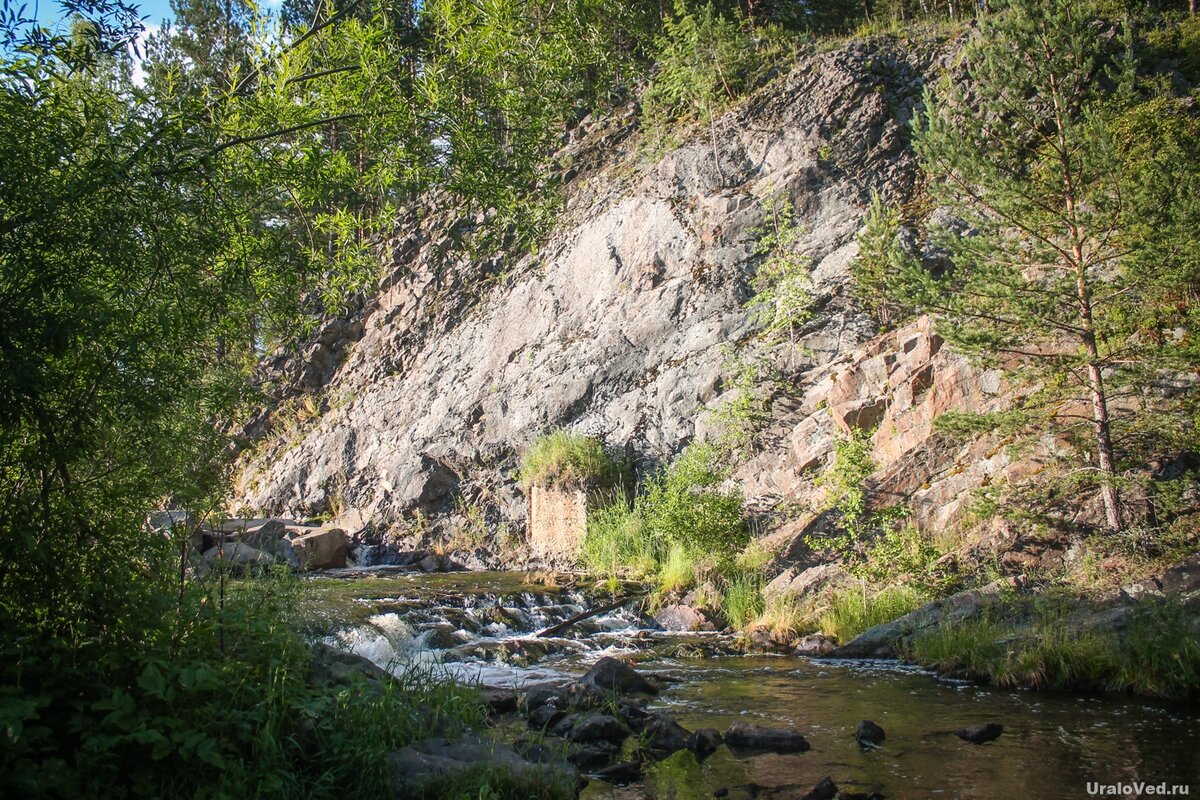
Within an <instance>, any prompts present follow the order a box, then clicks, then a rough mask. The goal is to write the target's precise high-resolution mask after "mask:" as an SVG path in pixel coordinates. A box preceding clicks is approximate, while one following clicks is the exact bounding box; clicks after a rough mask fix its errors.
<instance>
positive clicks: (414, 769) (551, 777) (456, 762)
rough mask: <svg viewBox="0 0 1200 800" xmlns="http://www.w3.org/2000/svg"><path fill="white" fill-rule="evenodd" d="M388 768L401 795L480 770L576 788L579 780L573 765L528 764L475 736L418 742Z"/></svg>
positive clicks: (393, 756) (396, 756)
mask: <svg viewBox="0 0 1200 800" xmlns="http://www.w3.org/2000/svg"><path fill="white" fill-rule="evenodd" d="M389 765H390V766H391V770H392V775H393V776H394V777H395V779H396V783H397V784H398V785H399V787H400V788H401V789H402V792H403V791H408V792H411V791H413V790H415V789H419V787H421V786H423V785H424V784H427V783H429V782H431V781H434V780H437V779H439V778H447V777H453V776H455V775H459V774H462V773H463V772H466V771H467V770H471V769H480V768H482V769H494V770H497V771H502V772H508V773H510V774H512V775H514V776H516V777H518V778H527V779H530V780H535V781H556V782H563V783H565V784H569V785H573V784H575V782H576V781H577V780H578V772H577V771H576V770H575V768H574V767H573V766H571V765H570V764H565V763H554V762H550V763H546V762H535V761H529V760H527V759H525V758H523V757H522V756H521V755H520V754H518V753H517V751H516V750H514V749H513V748H512V747H511V746H509V745H507V744H504V743H502V742H496V741H492V740H489V739H481V738H479V737H476V736H467V737H464V738H462V739H459V740H457V741H453V740H450V739H427V740H425V741H423V742H417V743H416V744H411V745H409V746H407V747H404V748H402V749H400V750H397V751H396V752H394V753H392V754H391V756H390V757H389Z"/></svg>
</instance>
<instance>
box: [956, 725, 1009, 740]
mask: <svg viewBox="0 0 1200 800" xmlns="http://www.w3.org/2000/svg"><path fill="white" fill-rule="evenodd" d="M1002 733H1004V726H1003V725H1001V724H1000V723H998V722H985V723H982V724H980V725H970V726H968V727H966V728H962V729H961V730H957V731H955V732H954V735H955V736H957V737H958V738H960V739H962V740H963V741H964V742H970V743H971V744H984V743H985V742H990V741H992V740H993V739H998V738H1000V734H1002Z"/></svg>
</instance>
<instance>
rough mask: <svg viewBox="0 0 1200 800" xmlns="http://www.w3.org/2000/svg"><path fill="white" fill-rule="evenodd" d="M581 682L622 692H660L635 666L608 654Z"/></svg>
mask: <svg viewBox="0 0 1200 800" xmlns="http://www.w3.org/2000/svg"><path fill="white" fill-rule="evenodd" d="M579 682H580V683H585V684H591V685H592V686H596V687H598V688H601V689H609V690H612V691H615V692H621V693H632V692H639V693H642V694H658V688H657V687H656V686H655V685H654V684H652V683H650V681H648V680H646V679H645V678H643V677H642V676H641V675H639V674H638V673H637V671H636V670H634V669H633V667H631V666H629V665H628V664H626V663H624V662H623V661H618V660H617V659H615V658H611V657H607V656H606V657H604V658H602V659H600V660H599V661H597V662H596V663H595V665H594V666H593V667H592V668H591V669H590V670H588V671H587V674H585V675H584V676H583V677H582V678H580V679H579Z"/></svg>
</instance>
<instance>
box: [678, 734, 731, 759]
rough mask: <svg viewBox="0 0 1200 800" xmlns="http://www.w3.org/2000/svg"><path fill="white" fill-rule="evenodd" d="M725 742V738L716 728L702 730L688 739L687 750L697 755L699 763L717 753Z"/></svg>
mask: <svg viewBox="0 0 1200 800" xmlns="http://www.w3.org/2000/svg"><path fill="white" fill-rule="evenodd" d="M723 741H725V739H724V737H723V736H721V732H720V731H718V730H717V729H716V728H700V729H699V730H697V731H696V732H695V733H693V734H692V736H691V738H690V739H688V743H687V749H688V750H691V751H692V752H693V753H694V754H695V755H696V759H697V760H698V761H703V760H704V759H706V758H708V757H709V756H711V755H712V754H713V753H715V752H717V748H719V747H720V746H721V743H722V742H723Z"/></svg>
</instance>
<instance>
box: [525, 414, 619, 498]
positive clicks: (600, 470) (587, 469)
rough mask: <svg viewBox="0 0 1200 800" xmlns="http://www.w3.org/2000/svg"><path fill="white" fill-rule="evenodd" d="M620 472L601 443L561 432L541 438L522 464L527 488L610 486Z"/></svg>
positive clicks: (561, 430)
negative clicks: (532, 486)
mask: <svg viewBox="0 0 1200 800" xmlns="http://www.w3.org/2000/svg"><path fill="white" fill-rule="evenodd" d="M617 475H618V470H617V467H616V465H615V464H614V463H613V460H612V459H611V458H609V457H608V454H607V453H606V452H604V445H603V444H602V443H601V442H600V440H599V439H594V438H592V437H590V436H583V435H581V434H578V433H571V432H570V431H567V430H563V429H561V428H560V429H559V430H556V431H553V432H551V433H548V434H546V435H545V436H541V437H539V438H538V439H537V440H536V441H535V442H534V443H533V446H532V447H530V448H529V451H528V452H527V453H526V454H525V457H524V458H523V459H522V460H521V469H520V479H521V482H522V483H523V484H525V485H526V486H531V485H533V484H540V485H543V486H564V487H583V486H593V485H609V484H612V483H613V482H615V481H616V479H617Z"/></svg>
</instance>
